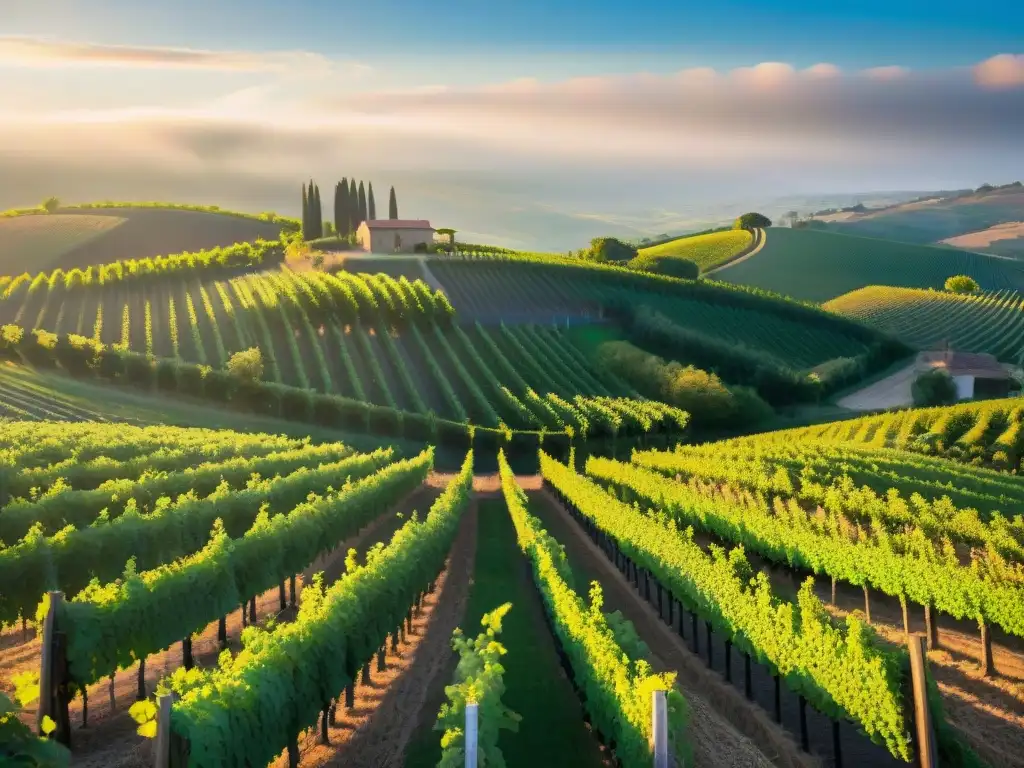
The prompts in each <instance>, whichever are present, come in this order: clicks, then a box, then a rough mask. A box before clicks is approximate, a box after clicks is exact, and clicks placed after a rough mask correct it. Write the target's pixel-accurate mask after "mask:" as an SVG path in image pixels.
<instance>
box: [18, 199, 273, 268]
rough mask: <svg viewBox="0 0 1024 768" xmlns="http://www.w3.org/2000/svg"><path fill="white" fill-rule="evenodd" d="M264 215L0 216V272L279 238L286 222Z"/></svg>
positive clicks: (90, 211)
mask: <svg viewBox="0 0 1024 768" xmlns="http://www.w3.org/2000/svg"><path fill="white" fill-rule="evenodd" d="M265 216H266V217H267V218H262V219H261V218H259V217H257V216H256V215H255V214H253V215H245V214H236V213H232V212H222V211H212V210H187V209H180V208H172V207H166V208H164V207H156V206H144V207H96V208H92V207H89V208H85V207H82V208H78V207H68V208H60V209H58V210H57V211H56V212H55V213H52V214H46V213H40V212H37V211H26V212H23V213H21V214H20V215H5V216H0V274H7V275H9V274H20V273H21V272H33V273H34V272H38V271H41V270H50V269H55V268H56V267H61V268H63V269H71V268H72V267H87V266H89V265H92V264H104V263H108V262H112V261H118V260H120V259H138V258H145V257H152V256H162V255H165V254H169V253H181V252H183V251H199V250H204V249H210V248H215V247H218V246H225V245H231V244H233V243H239V242H245V241H253V240H256V239H257V238H263V239H264V240H277V239H278V238H279V237H280V234H281V229H282V226H283V221H285V220H282V219H278V218H274V219H270V218H269V217H270V216H273V214H265Z"/></svg>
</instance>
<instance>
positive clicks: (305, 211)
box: [302, 182, 309, 239]
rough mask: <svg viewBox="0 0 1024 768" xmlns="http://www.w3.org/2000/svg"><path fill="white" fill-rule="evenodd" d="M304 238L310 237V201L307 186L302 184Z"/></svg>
mask: <svg viewBox="0 0 1024 768" xmlns="http://www.w3.org/2000/svg"><path fill="white" fill-rule="evenodd" d="M302 237H303V239H307V238H308V237H309V200H308V198H307V197H306V184H305V182H303V184H302Z"/></svg>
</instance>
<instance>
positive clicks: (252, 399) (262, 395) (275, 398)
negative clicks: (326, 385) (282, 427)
mask: <svg viewBox="0 0 1024 768" xmlns="http://www.w3.org/2000/svg"><path fill="white" fill-rule="evenodd" d="M237 387H238V388H237V389H236V391H235V395H234V398H233V399H234V400H235V402H238V403H241V404H242V405H243V406H244V407H246V408H248V409H249V410H251V411H253V412H254V413H259V414H263V415H264V416H278V415H280V413H281V392H280V391H279V390H278V389H277V387H276V386H275V385H273V384H264V383H263V382H260V381H248V380H245V381H239V382H237ZM328 426H330V425H328Z"/></svg>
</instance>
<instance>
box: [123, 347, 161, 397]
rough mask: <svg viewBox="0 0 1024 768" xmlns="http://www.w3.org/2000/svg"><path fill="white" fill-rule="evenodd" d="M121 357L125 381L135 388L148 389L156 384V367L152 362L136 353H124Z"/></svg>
mask: <svg viewBox="0 0 1024 768" xmlns="http://www.w3.org/2000/svg"><path fill="white" fill-rule="evenodd" d="M122 357H123V359H124V375H125V379H127V381H128V382H129V383H130V384H133V385H134V386H136V387H141V388H143V389H150V388H151V387H152V386H153V384H154V383H155V382H156V366H155V365H154V364H153V361H152V360H150V359H149V358H148V357H146V356H145V355H140V354H138V353H136V352H124V353H122Z"/></svg>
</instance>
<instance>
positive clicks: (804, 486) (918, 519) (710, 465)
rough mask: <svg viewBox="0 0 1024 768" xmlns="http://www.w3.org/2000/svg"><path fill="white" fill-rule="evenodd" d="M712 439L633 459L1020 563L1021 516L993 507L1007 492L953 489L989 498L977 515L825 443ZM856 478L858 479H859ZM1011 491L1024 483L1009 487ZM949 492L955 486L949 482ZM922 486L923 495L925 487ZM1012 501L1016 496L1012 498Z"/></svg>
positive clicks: (882, 530)
mask: <svg viewBox="0 0 1024 768" xmlns="http://www.w3.org/2000/svg"><path fill="white" fill-rule="evenodd" d="M727 446H728V444H725V445H723V446H720V447H718V450H715V447H716V444H711V445H709V446H707V447H701V448H698V449H688V448H678V447H677V449H676V450H675V451H674V452H672V453H665V452H659V451H645V452H643V453H636V454H634V456H633V461H634V463H635V464H637V465H638V466H642V467H646V468H649V469H653V470H656V471H660V472H662V473H664V474H667V475H670V476H672V475H675V476H676V478H677V479H679V478H683V479H688V478H690V477H693V478H696V479H698V480H701V481H703V482H705V483H707V482H714V483H717V484H722V483H724V484H727V485H728V486H729V487H730V488H733V489H734V490H748V491H753V492H754V493H757V494H760V495H766V494H775V495H779V496H783V497H792V498H794V499H797V500H799V501H800V502H801V503H802V504H803V505H804V506H805V507H806V508H807V509H808V510H809V511H813V510H815V509H816V508H817V507H819V506H820V507H822V508H823V509H824V511H825V512H826V513H830V514H835V516H836V519H837V520H839V519H842V520H845V521H846V524H848V525H851V526H857V525H862V526H865V527H866V528H868V530H869V531H870V533H869V534H868V535H875V536H881V535H887V536H888V535H904V534H907V533H909V532H910V531H913V530H914V529H918V530H920V532H921V533H922V534H923V535H924V536H925V537H926V538H930V539H932V540H934V541H936V542H941V540H942V539H944V538H948V539H949V540H951V541H953V542H954V543H958V544H963V545H966V546H967V547H980V548H981V549H988V548H991V550H990V551H991V552H994V553H998V554H999V556H1000V557H1003V558H1007V559H1009V560H1011V561H1013V562H1016V563H1022V564H1024V519H1022V518H1021V517H1020V516H1017V518H1016V520H1013V519H1010V518H1008V517H1007V516H1004V515H1003V514H1001V513H999V512H998V511H996V509H997V507H996V505H999V504H1002V505H1003V508H1004V509H1012V507H1007V506H1005V504H1006V502H1007V501H1011V500H1010V498H1008V497H1006V496H1003V497H1002V498H1001V499H999V498H996V497H992V496H988V497H985V496H981V495H980V494H971V493H957V495H958V497H960V498H966V499H969V500H972V501H982V502H989V503H988V504H986V507H988V509H987V510H986V514H985V515H984V516H983V515H982V514H981V513H979V511H978V509H976V508H973V507H964V508H958V507H957V506H955V505H954V503H953V501H952V500H951V499H950V497H949V495H948V490H947V488H945V487H944V486H943V485H939V486H937V487H929V486H928V485H927V484H925V483H920V482H917V481H916V480H915V479H914V478H913V475H912V474H910V475H909V476H907V474H904V473H907V472H908V470H909V472H911V473H912V470H910V468H909V467H907V468H900V469H901V470H902V471H896V472H891V473H882V472H879V471H877V470H872V469H871V468H869V467H864V468H863V469H861V468H860V467H858V466H857V465H856V464H844V463H843V457H842V456H841V455H832V454H831V453H830V452H829V451H828V450H827V449H824V450H821V451H820V452H812V450H813V448H811V449H810V450H808V451H806V452H802V453H798V452H797V450H796V447H795V446H790V450H789V451H787V454H788V455H786V456H776V455H767V456H766V455H764V454H761V455H758V454H756V453H755V454H754V455H751V453H748V452H747V451H746V450H745V449H744V448H743V447H740V446H737V447H736V448H735V449H734V450H728V448H727ZM858 482H860V483H862V485H858V484H857V483H858ZM1016 490H1017V492H1018V493H1017V494H1014V495H1015V496H1017V495H1018V494H1019V493H1020V492H1024V485H1021V487H1020V488H1018V489H1016ZM954 493H956V491H955V490H954ZM925 494H927V495H925ZM1011 503H1014V504H1019V503H1021V500H1020V499H1019V498H1016V499H1013V501H1012V502H1011Z"/></svg>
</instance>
